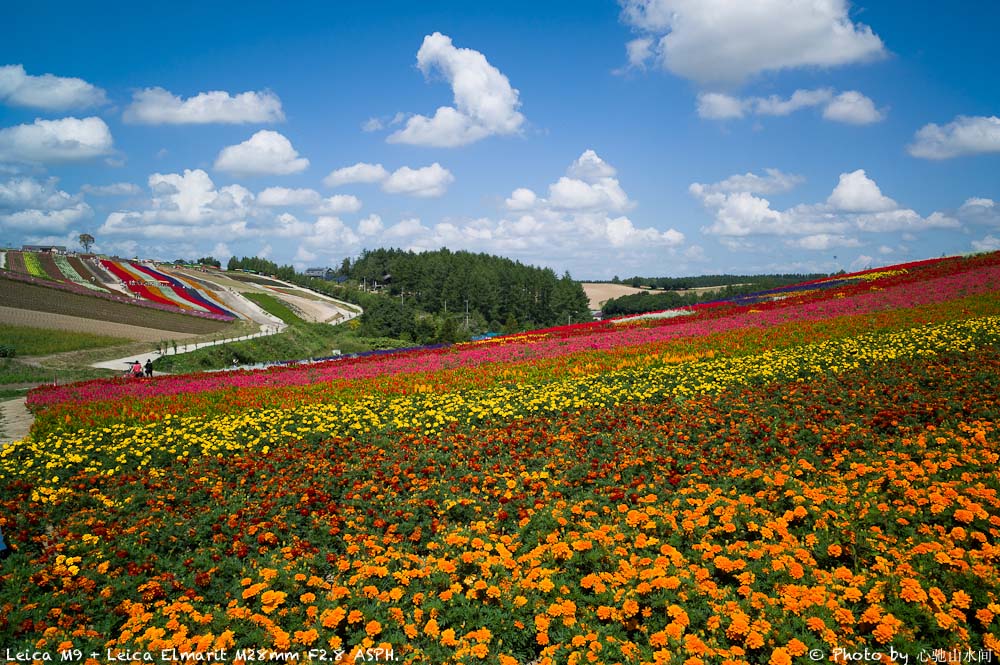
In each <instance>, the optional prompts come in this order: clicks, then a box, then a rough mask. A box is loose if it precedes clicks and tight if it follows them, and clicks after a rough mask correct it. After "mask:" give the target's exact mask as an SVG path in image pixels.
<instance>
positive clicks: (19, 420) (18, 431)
mask: <svg viewBox="0 0 1000 665" xmlns="http://www.w3.org/2000/svg"><path fill="white" fill-rule="evenodd" d="M33 422H35V418H34V416H32V415H31V412H30V411H28V409H26V408H25V406H24V398H23V397H18V398H17V399H9V400H6V401H3V402H0V448H2V447H4V446H6V445H7V444H8V443H10V442H11V441H20V440H21V439H23V438H25V437H26V436H28V432H29V431H30V430H31V424H32V423H33Z"/></svg>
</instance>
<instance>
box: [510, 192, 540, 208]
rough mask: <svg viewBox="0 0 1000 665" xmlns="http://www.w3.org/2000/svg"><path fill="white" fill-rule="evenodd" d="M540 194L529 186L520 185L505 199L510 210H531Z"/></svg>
mask: <svg viewBox="0 0 1000 665" xmlns="http://www.w3.org/2000/svg"><path fill="white" fill-rule="evenodd" d="M537 201H538V196H537V195H536V194H535V193H534V192H533V191H531V190H530V189H528V188H527V187H518V188H517V189H515V190H514V191H513V192H512V193H511V195H510V197H509V198H508V199H507V200H506V201H505V205H506V206H507V209H508V210H529V209H531V208H533V207H535V203H536V202H537Z"/></svg>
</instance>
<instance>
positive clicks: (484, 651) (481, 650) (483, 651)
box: [470, 644, 490, 658]
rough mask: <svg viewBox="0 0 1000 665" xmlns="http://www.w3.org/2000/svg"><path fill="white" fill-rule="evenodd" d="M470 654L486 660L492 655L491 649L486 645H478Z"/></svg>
mask: <svg viewBox="0 0 1000 665" xmlns="http://www.w3.org/2000/svg"><path fill="white" fill-rule="evenodd" d="M470 652H471V653H472V655H473V656H475V657H476V658H486V656H488V655H490V648H489V647H488V646H486V645H485V644H477V645H476V646H474V647H472V649H470Z"/></svg>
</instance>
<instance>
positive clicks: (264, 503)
mask: <svg viewBox="0 0 1000 665" xmlns="http://www.w3.org/2000/svg"><path fill="white" fill-rule="evenodd" d="M830 282H831V283H827V284H824V283H812V284H807V285H802V286H801V287H800V288H796V289H783V290H782V291H781V293H775V294H766V295H762V296H761V297H759V298H753V299H743V300H741V301H739V302H731V303H723V304H719V305H717V306H711V307H697V308H693V310H692V312H691V313H690V314H689V315H688V316H684V317H678V318H671V319H646V320H641V321H633V322H614V321H611V322H601V323H598V324H585V325H576V326H568V327H564V328H554V329H550V330H544V331H536V332H533V333H530V334H525V335H518V336H512V337H506V338H495V339H493V340H489V341H484V342H481V343H475V344H467V345H458V346H454V347H446V348H435V349H426V350H411V351H408V352H405V353H401V354H389V355H375V356H370V357H359V358H352V359H345V360H341V361H335V362H330V363H323V364H319V365H315V366H308V367H294V368H283V369H278V370H271V371H267V372H258V373H237V374H228V375H208V376H202V375H192V376H178V377H163V378H160V379H155V380H152V381H148V382H137V383H128V384H126V383H120V382H114V381H98V382H89V383H85V384H80V385H76V386H69V387H59V388H51V389H43V390H39V391H37V392H35V393H33V394H32V396H31V398H30V400H29V403H30V404H31V405H32V408H33V409H34V410H35V411H36V416H37V420H36V424H35V429H34V430H33V434H32V437H31V438H30V439H27V440H24V441H21V442H17V443H15V444H12V445H10V446H8V447H7V448H4V449H3V450H2V451H0V526H2V527H3V530H4V533H5V534H7V535H8V536H9V537H10V539H11V541H12V542H13V543H14V544H15V546H17V547H18V552H17V553H16V554H15V555H14V556H12V557H10V558H8V559H7V560H6V561H4V562H3V563H2V564H0V565H2V568H0V636H3V637H4V640H2V642H4V643H9V644H11V645H12V647H11V651H13V650H14V649H15V648H16V649H21V650H23V651H26V652H29V651H38V650H41V651H49V652H52V653H57V652H58V651H60V650H65V649H80V650H81V653H85V654H86V653H90V652H92V651H93V652H95V653H98V654H100V657H97V658H93V659H92V662H94V663H101V662H106V661H109V660H114V659H115V656H122V657H125V656H127V655H129V654H135V653H146V652H149V653H154V654H156V655H157V658H159V655H160V654H161V650H168V651H169V650H171V649H173V650H176V652H188V653H195V654H201V655H202V656H204V657H207V655H208V654H210V653H214V654H217V655H218V654H220V653H222V650H225V654H226V656H225V659H226V661H227V662H252V661H254V660H257V656H264V657H267V656H269V655H270V656H271V657H273V658H279V657H284V658H286V659H287V658H289V657H290V655H292V654H294V655H295V656H296V658H298V659H299V660H301V661H306V660H316V661H322V660H324V659H325V660H329V661H334V660H336V658H337V656H338V655H340V656H342V660H349V661H350V662H354V658H355V656H356V655H358V654H359V653H360V655H361V656H362V657H363V658H369V659H370V658H371V656H372V654H375V655H376V657H377V655H378V654H379V653H382V654H383V655H385V653H386V652H385V651H383V652H377V651H368V652H365V651H361V652H359V651H358V650H364V649H375V648H382V649H385V650H391V653H392V657H393V659H397V660H405V661H412V662H434V663H447V662H456V663H457V662H463V663H479V662H484V663H501V664H503V665H514V664H515V663H523V664H527V663H679V664H684V665H697V664H698V663H705V664H709V663H732V664H736V663H754V664H756V663H769V664H772V663H773V664H775V665H779V664H780V665H785V664H788V663H797V662H813V661H815V660H833V659H835V658H836V656H837V654H838V653H841V654H843V653H845V652H850V653H856V652H859V651H863V650H864V649H865V648H868V649H871V650H874V651H878V652H880V653H889V651H890V647H891V648H892V649H894V650H895V652H900V653H905V654H912V657H913V658H914V659H916V657H917V655H918V654H920V653H927V654H930V653H931V652H932V651H933V650H951V649H959V650H962V651H964V650H967V649H968V650H973V649H975V650H977V651H972V652H971V653H975V654H988V653H989V652H990V651H991V650H998V649H1000V626H998V623H997V622H998V621H1000V618H997V615H1000V575H998V559H1000V547H998V546H997V542H998V539H1000V468H998V466H997V463H998V461H1000V433H998V431H997V423H998V422H1000V289H998V285H1000V254H989V255H984V256H977V257H970V258H961V259H947V260H937V261H929V262H921V263H918V264H909V265H905V266H897V267H894V268H892V269H883V270H881V271H871V272H868V273H863V274H858V275H853V276H851V275H848V276H842V277H839V278H838V279H836V280H830ZM247 649H260V650H263V651H262V652H257V651H254V652H253V653H250V652H248V651H246V650H247ZM838 650H841V651H839V652H838ZM817 656H818V657H817ZM841 659H843V658H841ZM911 662H912V661H911Z"/></svg>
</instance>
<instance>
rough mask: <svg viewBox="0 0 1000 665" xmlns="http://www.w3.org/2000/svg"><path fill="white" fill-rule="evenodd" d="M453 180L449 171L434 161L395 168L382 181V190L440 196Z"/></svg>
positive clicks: (426, 196)
mask: <svg viewBox="0 0 1000 665" xmlns="http://www.w3.org/2000/svg"><path fill="white" fill-rule="evenodd" d="M454 181H455V176H453V175H452V174H451V171H449V170H448V169H446V168H444V167H443V166H441V165H440V164H438V163H437V162H434V163H433V164H431V165H430V166H425V167H423V168H419V169H411V168H410V167H409V166H404V167H402V168H399V169H396V170H395V171H393V172H392V174H391V175H389V176H388V177H386V179H385V180H384V181H383V182H382V190H383V191H385V192H387V193H389V194H407V195H409V196H419V197H424V198H428V197H437V196H442V195H443V194H444V193H445V192H446V191H447V190H448V185H450V184H451V183H452V182H454Z"/></svg>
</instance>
